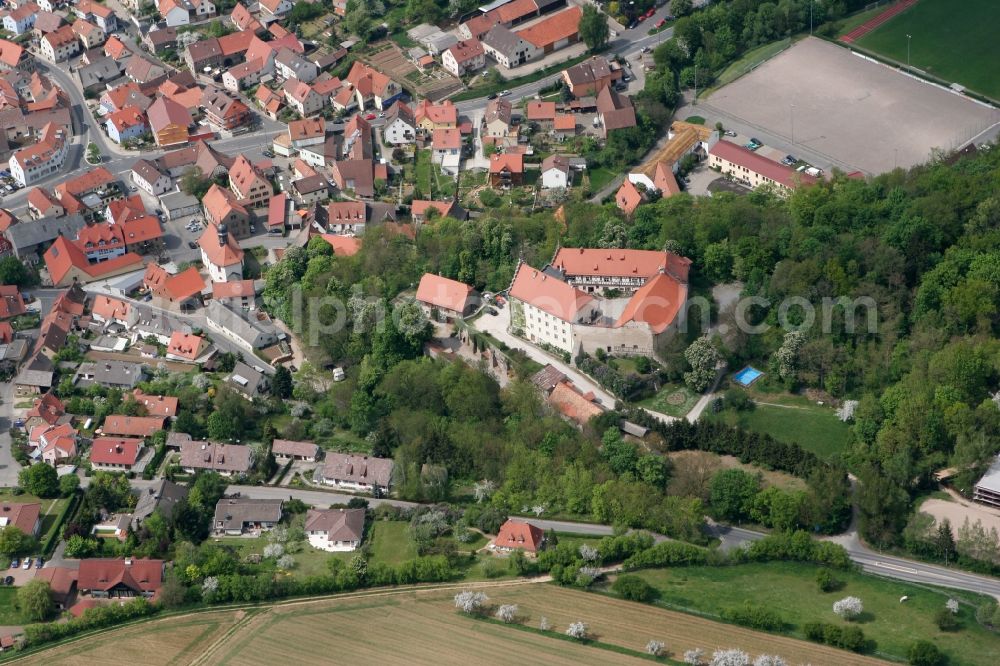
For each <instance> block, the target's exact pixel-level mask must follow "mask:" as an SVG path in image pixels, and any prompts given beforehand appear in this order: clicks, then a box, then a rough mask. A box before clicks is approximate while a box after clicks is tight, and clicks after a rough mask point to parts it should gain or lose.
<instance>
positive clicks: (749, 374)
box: [733, 365, 764, 386]
mask: <svg viewBox="0 0 1000 666" xmlns="http://www.w3.org/2000/svg"><path fill="white" fill-rule="evenodd" d="M763 374H764V373H763V372H761V371H760V370H758V369H757V368H753V367H750V366H749V365H748V366H747V367H745V368H743V369H742V370H740V371H739V372H737V373H736V374H735V375H733V379H734V380H736V383H737V384H739V385H740V386H750V385H751V384H753V383H754V382H755V381H757V380H758V379H760V377H761V375H763Z"/></svg>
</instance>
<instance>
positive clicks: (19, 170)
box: [7, 123, 69, 187]
mask: <svg viewBox="0 0 1000 666" xmlns="http://www.w3.org/2000/svg"><path fill="white" fill-rule="evenodd" d="M68 135H69V132H68V131H67V128H66V127H65V126H63V125H55V124H53V123H49V124H47V125H45V127H44V128H43V129H42V132H41V135H40V136H39V137H38V140H37V142H35V143H32V144H30V145H27V146H25V147H23V148H19V149H18V150H16V151H14V154H13V155H11V156H10V160H8V162H7V165H8V167H9V168H10V173H11V176H13V178H14V180H15V181H17V183H18V184H19V185H21V187H27V186H28V185H31V184H32V183H34V182H36V181H39V180H41V179H43V178H46V177H48V176H51V175H52V174H54V173H56V172H58V171H60V170H61V169H62V167H63V163H64V162H65V161H66V155H67V153H68V151H69V142H68V141H67V138H68Z"/></svg>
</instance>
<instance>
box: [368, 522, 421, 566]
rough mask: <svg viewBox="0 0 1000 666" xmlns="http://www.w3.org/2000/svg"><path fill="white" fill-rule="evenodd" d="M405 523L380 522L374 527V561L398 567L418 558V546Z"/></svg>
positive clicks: (372, 537)
mask: <svg viewBox="0 0 1000 666" xmlns="http://www.w3.org/2000/svg"><path fill="white" fill-rule="evenodd" d="M409 527H410V524H409V523H408V522H405V521H397V520H379V521H377V522H375V523H374V524H373V525H372V535H371V544H372V560H373V561H375V562H383V563H385V564H390V565H396V564H399V563H400V562H405V561H406V560H412V559H413V558H414V557H416V556H417V544H415V543H414V542H413V539H411V538H410V534H409V532H408V530H409Z"/></svg>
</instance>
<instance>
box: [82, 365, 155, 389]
mask: <svg viewBox="0 0 1000 666" xmlns="http://www.w3.org/2000/svg"><path fill="white" fill-rule="evenodd" d="M144 372H145V367H144V366H143V365H142V363H128V362H126V361H115V360H111V361H96V362H90V361H88V362H86V363H81V364H80V367H79V368H77V371H76V375H75V376H74V377H73V383H74V384H77V385H79V386H89V385H91V384H101V385H102V386H127V387H129V388H135V386H136V385H138V384H139V382H141V381H142V379H143V373H144ZM88 376H90V377H92V379H91V378H88Z"/></svg>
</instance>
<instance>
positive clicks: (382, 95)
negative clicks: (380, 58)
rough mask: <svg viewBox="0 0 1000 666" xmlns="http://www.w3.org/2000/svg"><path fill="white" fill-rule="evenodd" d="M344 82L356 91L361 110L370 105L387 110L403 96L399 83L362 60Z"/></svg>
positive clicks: (356, 62) (355, 64)
mask: <svg viewBox="0 0 1000 666" xmlns="http://www.w3.org/2000/svg"><path fill="white" fill-rule="evenodd" d="M344 80H345V81H346V82H347V83H348V84H350V86H351V87H352V88H353V89H354V94H355V97H356V99H357V104H358V108H359V109H364V108H366V107H368V106H370V105H374V107H375V108H376V109H379V110H382V109H386V108H388V107H389V106H390V105H392V103H393V102H395V101H396V99H397V98H398V97H399V96H400V95H402V94H403V89H402V88H401V87H400V85H399V84H398V83H396V82H395V81H393V80H392V79H390V78H389V77H388V76H386V75H385V74H383V73H382V72H380V71H378V70H377V69H375V68H373V67H370V66H368V65H366V64H365V63H363V62H361V61H360V60H358V61H355V63H354V65H353V66H352V67H351V71H350V72H348V74H347V77H346V78H345V79H344Z"/></svg>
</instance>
